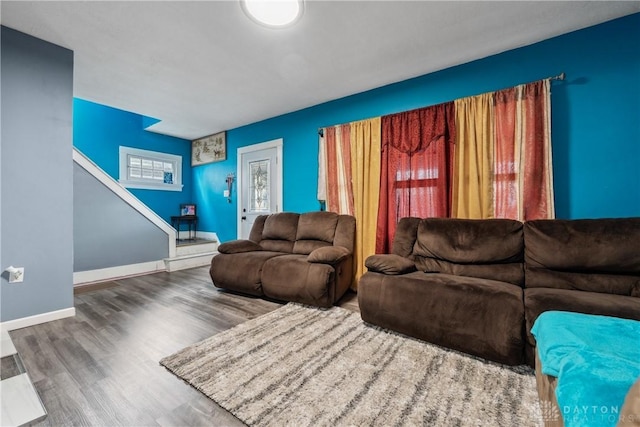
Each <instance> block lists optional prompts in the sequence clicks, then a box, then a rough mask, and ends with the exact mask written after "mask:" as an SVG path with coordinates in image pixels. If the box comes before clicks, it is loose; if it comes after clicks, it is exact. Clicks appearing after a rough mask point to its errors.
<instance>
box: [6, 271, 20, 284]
mask: <svg viewBox="0 0 640 427" xmlns="http://www.w3.org/2000/svg"><path fill="white" fill-rule="evenodd" d="M7 270H8V271H9V283H20V282H22V281H23V280H24V267H13V268H10V269H7Z"/></svg>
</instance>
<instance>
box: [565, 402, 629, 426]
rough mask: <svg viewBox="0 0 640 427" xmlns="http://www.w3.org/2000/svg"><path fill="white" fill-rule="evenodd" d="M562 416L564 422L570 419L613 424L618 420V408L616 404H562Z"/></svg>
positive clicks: (577, 421) (596, 423) (584, 422)
mask: <svg viewBox="0 0 640 427" xmlns="http://www.w3.org/2000/svg"><path fill="white" fill-rule="evenodd" d="M562 417H563V418H564V421H565V423H567V422H568V421H572V422H574V423H578V424H580V425H581V424H585V425H586V424H593V425H599V424H615V423H617V422H618V421H620V408H619V407H618V406H604V405H602V406H598V405H591V406H588V405H582V406H578V405H576V406H563V407H562Z"/></svg>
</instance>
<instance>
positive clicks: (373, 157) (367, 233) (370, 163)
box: [351, 117, 381, 290]
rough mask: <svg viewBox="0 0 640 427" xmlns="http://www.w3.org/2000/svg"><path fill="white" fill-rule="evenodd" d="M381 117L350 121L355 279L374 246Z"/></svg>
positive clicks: (372, 252) (378, 184)
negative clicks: (354, 229)
mask: <svg viewBox="0 0 640 427" xmlns="http://www.w3.org/2000/svg"><path fill="white" fill-rule="evenodd" d="M380 126H381V125H380V117H377V118H374V119H369V120H362V121H359V122H354V123H351V180H352V183H353V211H354V216H355V218H356V247H355V257H354V258H355V259H354V267H355V282H354V285H353V286H352V288H353V289H354V290H356V286H357V285H356V284H357V281H358V280H359V279H360V276H362V275H363V274H364V272H365V266H364V261H365V260H366V259H367V257H368V256H370V255H373V254H374V253H375V250H376V224H377V220H378V202H379V196H380V129H381V127H380Z"/></svg>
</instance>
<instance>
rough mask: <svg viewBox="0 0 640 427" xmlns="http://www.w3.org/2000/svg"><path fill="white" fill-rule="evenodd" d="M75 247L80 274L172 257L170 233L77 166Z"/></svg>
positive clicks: (75, 172)
mask: <svg viewBox="0 0 640 427" xmlns="http://www.w3.org/2000/svg"><path fill="white" fill-rule="evenodd" d="M96 242H99V244H96ZM73 245H74V256H73V271H76V272H77V271H87V270H95V269H99V268H107V267H115V266H121V265H128V264H137V263H141V262H148V261H157V260H160V259H163V258H166V257H168V256H169V239H168V238H167V235H166V233H165V232H164V231H162V230H161V229H159V228H158V227H156V226H155V225H154V224H153V223H151V222H150V221H149V220H148V219H146V218H145V217H144V216H143V215H142V214H140V213H139V212H138V211H136V210H135V209H133V208H132V207H131V206H130V205H129V204H127V203H126V202H124V201H123V200H122V199H120V198H119V197H118V196H117V195H115V194H114V193H113V192H112V191H111V190H109V189H108V188H107V187H105V186H104V185H102V183H101V182H100V181H98V180H97V179H96V178H94V177H93V176H92V175H91V174H90V173H89V172H87V171H86V170H84V169H83V168H82V167H81V166H79V165H77V164H74V165H73Z"/></svg>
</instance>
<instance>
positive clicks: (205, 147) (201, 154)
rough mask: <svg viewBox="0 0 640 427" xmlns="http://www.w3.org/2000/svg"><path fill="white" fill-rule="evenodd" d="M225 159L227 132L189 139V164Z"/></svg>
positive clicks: (194, 164) (201, 163) (195, 164)
mask: <svg viewBox="0 0 640 427" xmlns="http://www.w3.org/2000/svg"><path fill="white" fill-rule="evenodd" d="M226 159H227V133H226V132H219V133H216V134H213V135H209V136H205V137H203V138H199V139H196V140H193V141H191V166H198V165H204V164H207V163H213V162H219V161H222V160H226Z"/></svg>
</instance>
